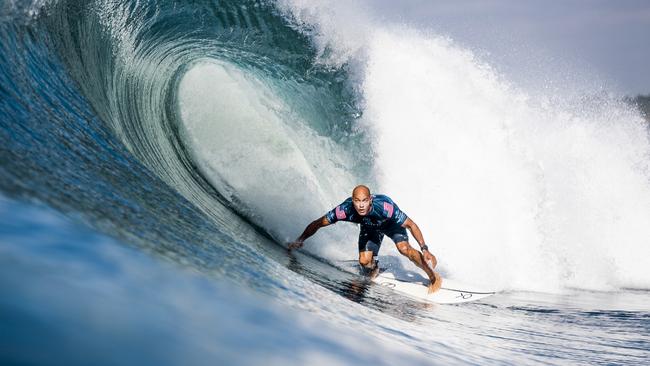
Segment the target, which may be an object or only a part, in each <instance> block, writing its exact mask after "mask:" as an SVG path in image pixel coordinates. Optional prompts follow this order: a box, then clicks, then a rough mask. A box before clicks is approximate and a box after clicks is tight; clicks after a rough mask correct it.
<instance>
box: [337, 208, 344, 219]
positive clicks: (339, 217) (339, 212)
mask: <svg viewBox="0 0 650 366" xmlns="http://www.w3.org/2000/svg"><path fill="white" fill-rule="evenodd" d="M336 218H337V219H338V220H344V219H345V211H343V210H341V206H336Z"/></svg>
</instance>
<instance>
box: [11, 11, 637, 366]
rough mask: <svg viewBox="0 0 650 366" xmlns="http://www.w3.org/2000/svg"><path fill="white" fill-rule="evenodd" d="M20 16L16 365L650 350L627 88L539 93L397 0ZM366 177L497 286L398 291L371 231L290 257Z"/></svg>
mask: <svg viewBox="0 0 650 366" xmlns="http://www.w3.org/2000/svg"><path fill="white" fill-rule="evenodd" d="M0 11H2V14H1V15H0V40H1V41H0V64H1V68H0V70H1V71H0V95H1V96H2V98H1V100H0V112H1V113H2V116H3V117H2V119H0V141H1V144H0V190H1V192H2V193H1V194H0V217H1V218H2V219H1V220H0V262H1V264H2V265H1V266H0V293H1V294H2V296H0V297H1V300H0V328H1V329H3V332H0V360H2V363H3V364H89V363H92V364H142V363H154V362H155V363H160V364H174V365H176V364H215V363H217V364H219V363H226V364H259V363H262V362H264V363H270V364H305V363H313V364H331V363H335V364H353V363H358V362H372V363H376V364H390V365H394V364H402V363H407V362H408V363H415V364H449V363H453V364H457V363H458V364H538V363H539V364H567V363H570V364H640V363H644V362H648V360H649V359H650V353H649V352H648V349H649V348H650V338H649V337H648V334H649V331H650V308H649V307H648V303H649V300H650V293H649V292H648V291H650V270H648V266H647V260H646V258H649V257H650V247H649V246H648V245H647V238H648V237H650V225H648V224H647V223H648V222H650V139H649V134H648V126H647V123H646V122H645V121H644V119H643V118H642V117H641V115H640V113H639V112H638V111H637V110H635V109H634V108H633V107H632V106H630V105H629V104H627V103H626V102H625V101H624V100H623V98H622V97H621V96H618V95H616V94H615V93H612V92H607V90H605V91H603V90H599V89H593V90H591V91H587V92H580V93H576V92H575V89H576V88H575V86H574V85H565V86H564V92H562V93H558V92H557V89H555V90H554V91H553V93H550V92H548V91H547V90H539V89H535V88H534V87H532V86H530V85H521V84H518V83H517V81H516V80H514V78H510V77H509V75H508V74H506V73H503V72H500V71H499V69H498V65H491V64H490V63H489V62H488V61H487V60H485V59H483V58H481V57H480V56H478V55H477V53H476V52H474V50H472V49H471V48H468V47H467V46H462V45H460V44H458V43H456V42H455V41H454V40H453V39H452V38H450V37H449V36H447V35H444V34H439V33H436V32H434V31H432V30H431V29H424V28H422V27H420V28H418V27H417V26H415V25H409V24H405V23H402V22H399V21H398V20H395V19H391V18H390V14H378V13H377V12H376V11H374V10H373V9H372V3H371V2H352V3H345V4H343V3H341V2H331V1H299V0H294V1H290V0H281V1H277V2H276V1H273V2H269V1H207V0H205V1H194V2H186V1H165V2H155V1H138V2H128V1H120V0H97V1H84V2H76V1H63V0H61V1H44V2H42V1H35V2H29V1H10V2H7V3H6V4H5V5H3V6H2V7H1V8H0ZM357 184H367V185H369V186H370V187H371V188H372V190H373V191H374V192H376V193H384V194H388V195H389V196H391V197H392V198H393V199H394V200H395V201H396V202H397V203H398V204H399V206H400V208H401V209H402V210H404V211H405V212H406V213H407V214H408V215H409V217H411V218H412V219H413V220H414V221H416V222H417V223H418V225H419V226H420V228H422V229H423V233H424V236H425V238H426V239H427V243H428V245H429V247H430V248H431V251H432V252H433V253H434V254H435V255H436V256H437V258H438V261H439V269H440V271H441V273H442V274H443V276H444V277H446V278H450V279H454V280H458V281H462V282H464V283H471V284H473V285H476V286H479V287H483V288H490V289H494V290H497V291H498V294H497V295H495V296H492V297H491V298H488V299H485V300H481V301H479V302H475V303H469V304H463V305H435V304H428V303H421V302H418V301H414V300H410V299H408V298H405V297H402V296H400V295H399V294H397V293H395V292H393V291H391V290H390V289H387V288H382V287H381V286H376V285H372V284H370V283H368V282H367V281H365V280H364V279H363V278H362V277H360V276H359V275H358V274H357V271H356V269H355V265H354V262H355V260H356V256H357V249H356V236H357V230H358V229H357V228H356V227H355V226H353V225H350V224H348V225H346V224H345V223H341V224H337V225H335V226H333V227H328V228H326V229H323V230H322V231H320V232H319V233H318V234H317V235H316V236H315V237H313V238H311V239H309V240H308V241H307V243H306V245H305V248H304V250H301V251H299V252H297V253H287V251H286V250H285V245H286V242H288V241H290V240H293V239H294V238H295V237H297V236H298V235H299V234H300V233H301V232H302V230H303V229H304V227H305V225H306V224H307V223H309V222H310V221H311V220H313V219H315V218H317V217H319V216H321V215H323V214H324V213H325V212H326V211H327V210H329V209H331V208H332V207H334V206H335V205H337V204H338V203H340V202H341V201H343V200H344V199H345V198H347V197H348V196H349V195H350V191H351V189H352V188H353V187H354V186H355V185H357ZM379 259H380V263H383V264H384V265H387V266H392V267H395V268H399V267H404V268H410V267H412V265H411V264H410V263H409V262H408V261H407V260H405V259H404V258H402V257H401V256H400V255H399V254H398V253H397V250H396V249H395V247H394V245H392V244H391V242H390V240H388V239H387V240H385V241H384V244H383V246H382V251H381V253H380V258H379ZM35 350H38V352H35Z"/></svg>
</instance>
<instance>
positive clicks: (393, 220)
mask: <svg viewBox="0 0 650 366" xmlns="http://www.w3.org/2000/svg"><path fill="white" fill-rule="evenodd" d="M325 217H326V218H327V220H328V221H329V222H330V224H333V223H335V222H337V221H350V222H355V223H358V224H361V225H363V226H368V227H377V228H384V227H387V226H389V225H399V226H401V225H402V224H404V222H405V221H406V219H408V216H406V214H405V213H404V212H403V211H402V210H400V209H399V207H397V205H396V204H395V202H393V200H392V199H390V197H388V196H385V195H383V194H376V195H375V194H373V195H372V209H371V210H370V212H368V214H367V215H366V216H361V215H359V214H358V213H357V211H356V210H355V209H354V205H353V204H352V197H350V198H348V199H346V200H345V201H343V203H341V204H340V205H338V206H336V207H334V208H333V209H332V210H330V211H328V212H327V213H326V214H325Z"/></svg>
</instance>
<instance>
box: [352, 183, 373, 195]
mask: <svg viewBox="0 0 650 366" xmlns="http://www.w3.org/2000/svg"><path fill="white" fill-rule="evenodd" d="M354 196H370V188H368V187H366V186H364V185H358V186H356V187H354V189H353V190H352V198H354Z"/></svg>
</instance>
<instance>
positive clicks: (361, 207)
mask: <svg viewBox="0 0 650 366" xmlns="http://www.w3.org/2000/svg"><path fill="white" fill-rule="evenodd" d="M352 205H353V206H354V209H355V210H356V211H357V213H358V214H359V215H361V216H366V215H367V214H368V212H370V210H371V209H372V196H371V195H370V189H369V188H368V187H366V186H364V185H359V186H356V187H354V189H353V190H352Z"/></svg>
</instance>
